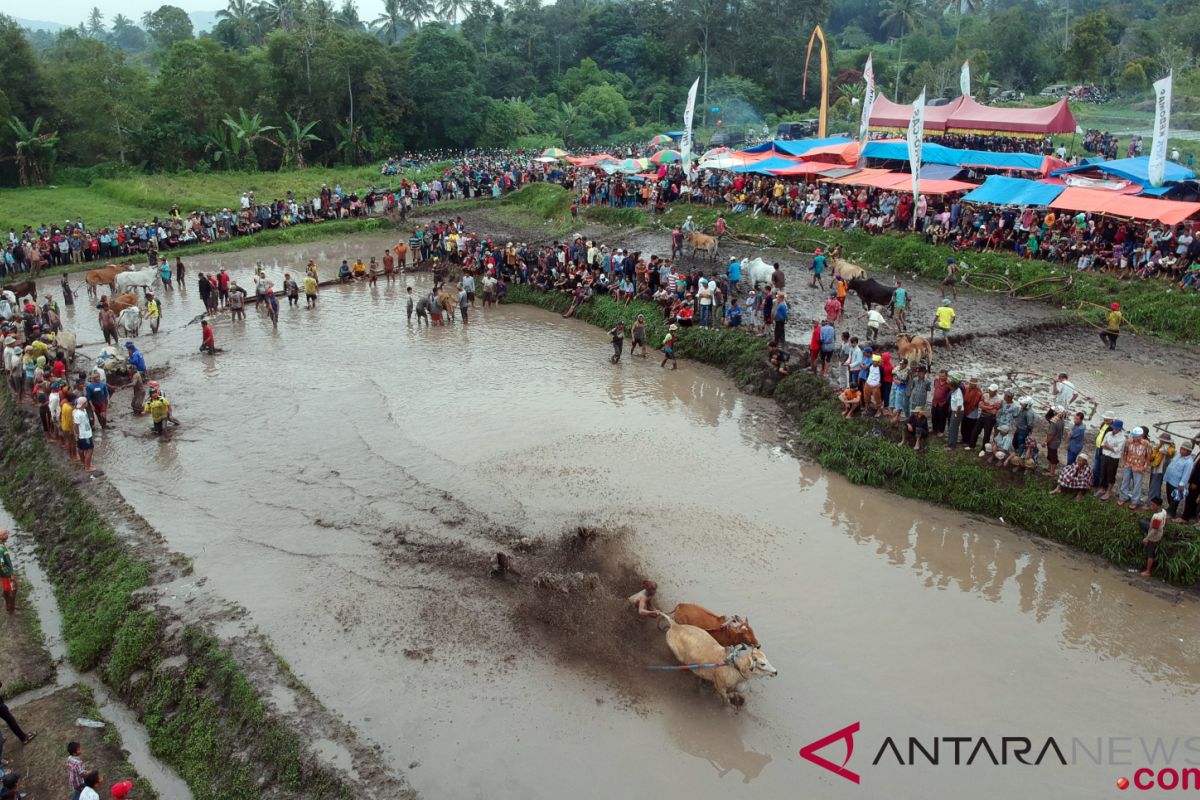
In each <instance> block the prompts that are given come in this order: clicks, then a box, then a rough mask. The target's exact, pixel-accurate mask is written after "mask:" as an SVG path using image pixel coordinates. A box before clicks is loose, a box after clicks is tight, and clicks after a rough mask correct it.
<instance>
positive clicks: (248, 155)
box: [221, 108, 279, 170]
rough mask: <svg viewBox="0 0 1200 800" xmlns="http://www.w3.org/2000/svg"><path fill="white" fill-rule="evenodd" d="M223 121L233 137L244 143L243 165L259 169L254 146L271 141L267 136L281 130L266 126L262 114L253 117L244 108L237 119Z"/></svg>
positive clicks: (227, 118)
mask: <svg viewBox="0 0 1200 800" xmlns="http://www.w3.org/2000/svg"><path fill="white" fill-rule="evenodd" d="M221 121H222V122H224V123H225V125H226V127H228V128H229V130H230V131H232V132H233V137H234V138H236V139H238V140H239V141H240V142H241V143H242V164H243V165H244V166H245V167H246V168H247V169H251V170H254V169H258V156H257V155H256V154H255V152H254V146H255V145H256V144H258V143H259V142H261V141H270V139H269V138H268V136H267V134H269V133H273V132H275V131H277V130H279V128H277V127H276V126H274V125H267V124H264V123H263V118H262V114H254V115H253V116H251V115H250V114H247V113H246V109H244V108H239V109H238V117H237V119H234V118H233V117H230V116H226V117H225V119H223V120H221Z"/></svg>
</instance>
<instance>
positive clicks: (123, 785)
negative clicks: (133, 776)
mask: <svg viewBox="0 0 1200 800" xmlns="http://www.w3.org/2000/svg"><path fill="white" fill-rule="evenodd" d="M132 791H133V781H121V782H120V783H114V784H113V787H112V796H113V800H133V796H132V795H131V794H130V792H132Z"/></svg>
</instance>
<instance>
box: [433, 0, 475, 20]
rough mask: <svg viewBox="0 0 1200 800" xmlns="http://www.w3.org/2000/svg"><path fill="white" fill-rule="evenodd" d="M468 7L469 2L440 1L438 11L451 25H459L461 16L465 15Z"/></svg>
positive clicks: (455, 0)
mask: <svg viewBox="0 0 1200 800" xmlns="http://www.w3.org/2000/svg"><path fill="white" fill-rule="evenodd" d="M468 6H469V3H468V0H439V2H438V11H439V12H440V13H441V15H442V17H443V18H444V19H447V20H449V22H450V24H451V25H457V24H458V17H459V15H460V14H464V13H465V12H466V11H467V8H468Z"/></svg>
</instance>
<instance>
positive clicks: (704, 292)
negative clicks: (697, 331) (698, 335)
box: [696, 278, 713, 328]
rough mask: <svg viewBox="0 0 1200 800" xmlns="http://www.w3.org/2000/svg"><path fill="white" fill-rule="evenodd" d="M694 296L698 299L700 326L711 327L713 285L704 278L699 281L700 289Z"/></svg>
mask: <svg viewBox="0 0 1200 800" xmlns="http://www.w3.org/2000/svg"><path fill="white" fill-rule="evenodd" d="M696 295H697V296H698V297H699V299H700V324H701V325H702V326H703V327H705V328H711V327H712V304H713V285H712V283H710V282H709V281H707V280H706V279H704V278H701V279H700V288H699V289H697V291H696Z"/></svg>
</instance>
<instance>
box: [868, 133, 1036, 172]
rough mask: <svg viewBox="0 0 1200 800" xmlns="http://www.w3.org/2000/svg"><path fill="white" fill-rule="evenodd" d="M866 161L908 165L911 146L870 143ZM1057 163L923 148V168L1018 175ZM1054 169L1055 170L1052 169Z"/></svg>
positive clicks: (899, 142)
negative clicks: (973, 169) (949, 167)
mask: <svg viewBox="0 0 1200 800" xmlns="http://www.w3.org/2000/svg"><path fill="white" fill-rule="evenodd" d="M863 156H864V157H865V158H879V159H884V160H887V161H908V144H907V143H906V142H904V141H903V140H900V139H881V140H879V141H874V142H867V146H866V147H864V148H863ZM1056 161H1057V159H1048V158H1047V157H1046V156H1040V155H1037V154H1036V153H992V152H989V151H987V150H960V149H958V148H956V147H946V146H944V145H940V144H937V143H936V142H926V143H925V144H924V145H923V146H922V147H921V163H922V164H949V165H952V166H956V167H982V168H984V169H1009V170H1015V171H1018V172H1043V170H1046V171H1049V170H1048V169H1046V168H1047V166H1048V165H1050V164H1052V163H1053V162H1056ZM1050 168H1053V167H1050Z"/></svg>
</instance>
